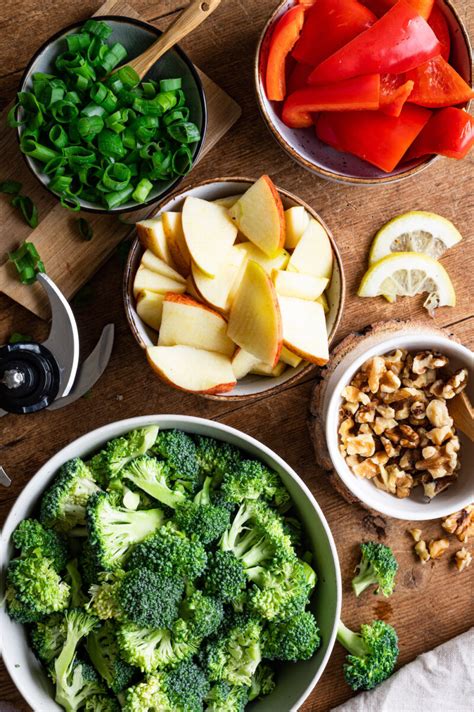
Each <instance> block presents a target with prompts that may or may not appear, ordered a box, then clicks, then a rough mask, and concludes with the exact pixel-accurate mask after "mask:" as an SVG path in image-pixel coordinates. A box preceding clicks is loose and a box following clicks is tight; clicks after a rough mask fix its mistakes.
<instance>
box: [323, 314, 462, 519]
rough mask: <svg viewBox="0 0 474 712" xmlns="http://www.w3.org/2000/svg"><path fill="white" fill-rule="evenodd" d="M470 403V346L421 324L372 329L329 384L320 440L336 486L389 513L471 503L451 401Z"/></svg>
mask: <svg viewBox="0 0 474 712" xmlns="http://www.w3.org/2000/svg"><path fill="white" fill-rule="evenodd" d="M463 392H465V393H466V395H467V396H468V397H469V398H470V400H471V401H472V400H473V395H474V359H473V354H472V352H471V351H470V350H469V349H468V348H466V347H465V346H463V345H462V344H460V343H458V342H457V341H455V340H452V339H451V338H448V336H447V335H446V336H445V335H442V334H441V333H440V332H437V333H436V332H434V331H433V330H431V329H429V328H427V330H426V331H423V329H421V330H419V331H416V330H410V331H409V332H408V333H407V332H406V331H404V330H400V331H397V332H395V333H393V334H390V335H389V334H387V333H385V334H380V335H379V338H378V339H376V341H375V343H373V342H372V344H371V345H370V347H369V348H367V343H364V342H362V343H360V344H359V346H358V347H356V348H354V349H353V350H351V351H349V352H348V353H347V354H346V355H345V356H343V358H342V359H341V361H340V363H339V364H338V366H337V368H336V369H335V370H334V372H333V373H332V375H331V378H330V380H329V381H328V388H327V391H326V393H327V395H326V399H325V403H324V410H325V415H326V419H325V420H326V442H327V446H328V451H329V454H330V457H331V460H332V463H333V466H334V469H335V471H336V473H337V475H338V476H339V478H340V479H341V480H342V483H343V485H344V486H345V487H346V488H347V489H348V490H349V491H350V493H351V494H352V495H354V496H355V497H356V498H357V499H358V500H359V501H360V502H362V503H363V504H364V505H365V506H366V507H368V508H369V509H372V510H375V511H378V512H381V513H382V514H386V515H388V516H391V517H395V518H397V519H406V520H427V519H436V518H438V517H445V516H447V515H449V514H450V513H452V512H455V511H457V510H460V509H462V508H463V507H465V506H467V505H468V504H469V503H470V502H472V500H473V480H472V469H471V463H472V462H473V458H474V443H472V442H471V441H470V440H469V439H468V438H467V437H466V436H465V435H464V434H463V433H462V432H461V430H460V429H459V428H458V427H456V424H455V422H454V419H453V417H452V413H451V410H452V403H453V400H454V398H456V397H459V396H460V394H461V393H463Z"/></svg>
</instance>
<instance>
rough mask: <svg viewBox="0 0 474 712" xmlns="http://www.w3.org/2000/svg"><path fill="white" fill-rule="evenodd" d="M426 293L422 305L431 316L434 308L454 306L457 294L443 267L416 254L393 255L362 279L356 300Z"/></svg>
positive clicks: (381, 261) (375, 266)
mask: <svg viewBox="0 0 474 712" xmlns="http://www.w3.org/2000/svg"><path fill="white" fill-rule="evenodd" d="M423 292H427V293H428V298H427V300H426V302H425V304H424V306H426V308H427V309H428V310H429V311H430V312H431V313H432V311H433V310H434V309H435V308H436V307H443V306H449V307H454V306H455V304H456V293H455V291H454V287H453V285H452V282H451V280H450V278H449V275H448V273H447V272H446V270H445V269H444V267H443V266H442V265H441V264H440V263H439V262H437V261H436V260H434V259H433V258H432V257H429V256H428V255H422V254H420V253H419V252H394V253H392V254H390V255H387V256H386V257H383V258H382V259H381V260H379V261H378V262H376V263H375V264H373V265H372V266H371V267H369V269H368V270H367V272H366V273H365V274H364V276H363V277H362V282H361V283H360V287H359V291H358V292H357V294H358V295H359V297H377V296H379V295H383V296H385V297H386V298H387V299H388V300H389V301H391V302H394V301H395V300H396V298H397V297H413V296H414V295H415V294H421V293H423Z"/></svg>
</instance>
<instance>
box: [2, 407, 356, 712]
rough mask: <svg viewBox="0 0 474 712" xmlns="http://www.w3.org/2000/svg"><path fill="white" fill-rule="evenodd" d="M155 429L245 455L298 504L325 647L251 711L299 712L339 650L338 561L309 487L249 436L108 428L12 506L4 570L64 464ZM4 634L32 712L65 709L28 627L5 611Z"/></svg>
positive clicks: (285, 669) (73, 446) (199, 425)
mask: <svg viewBox="0 0 474 712" xmlns="http://www.w3.org/2000/svg"><path fill="white" fill-rule="evenodd" d="M152 423H154V424H156V425H159V426H160V428H163V429H164V428H180V429H182V430H185V431H187V432H189V433H197V434H201V435H208V436H212V437H215V438H217V439H218V440H223V441H225V442H229V443H231V444H232V445H236V446H238V447H240V448H242V449H243V450H245V451H246V452H247V453H248V454H249V455H251V456H252V457H257V458H260V459H262V460H263V461H264V462H265V463H266V464H267V465H268V466H269V467H271V468H273V469H275V470H276V471H277V472H278V474H279V475H280V477H281V478H282V480H283V482H284V484H285V486H286V487H287V488H288V490H289V492H290V494H291V496H292V498H293V501H294V504H295V507H296V509H297V510H298V513H299V516H300V518H301V521H302V522H303V525H304V529H305V531H306V535H307V538H308V540H309V543H310V545H311V550H312V551H313V553H314V567H315V569H316V572H317V576H318V584H317V587H316V593H315V595H314V601H313V610H314V613H315V615H316V617H317V619H318V623H319V626H320V628H321V638H322V644H321V647H320V649H319V650H318V652H317V653H316V655H315V656H314V657H313V658H312V659H311V660H308V661H305V662H300V663H297V664H294V663H289V664H287V665H282V667H281V669H280V671H279V676H278V677H279V679H278V684H277V687H276V689H275V691H274V692H273V693H272V694H271V695H270V696H269V697H266V698H264V699H263V700H261V701H259V702H258V703H254V704H252V705H251V706H250V707H249V709H252V710H256V711H258V712H275V710H278V712H283V710H285V712H293V711H295V712H296V710H297V709H298V707H299V706H300V705H301V704H302V703H303V702H304V700H305V699H306V698H307V697H308V695H309V694H310V692H311V691H312V689H313V688H314V686H315V685H316V683H317V681H318V680H319V678H320V677H321V675H322V673H323V670H324V668H325V667H326V664H327V662H328V659H329V656H330V654H331V651H332V649H333V646H334V641H335V637H336V627H337V623H338V620H339V616H340V610H341V595H342V594H341V574H340V569H339V561H338V557H337V551H336V546H335V544H334V540H333V537H332V534H331V532H330V529H329V526H328V524H327V522H326V519H325V517H324V514H323V513H322V511H321V509H320V507H319V505H318V504H317V502H316V500H315V499H314V497H313V495H312V494H311V492H310V491H309V489H308V488H307V486H306V485H305V483H304V482H303V481H302V480H301V479H300V477H299V476H298V475H297V474H296V472H295V471H294V470H292V469H291V467H289V465H287V464H286V462H284V460H282V459H281V458H280V457H279V456H278V455H277V454H276V453H274V452H273V451H272V450H270V449H269V448H267V447H265V445H262V444H261V443H259V442H258V441H257V440H255V439H254V438H251V437H250V436H249V435H245V433H242V432H240V431H238V430H235V429H234V428H229V427H228V426H227V425H223V424H221V423H214V422H212V421H210V420H203V419H201V418H192V417H188V416H184V415H179V416H178V415H150V416H143V417H139V418H130V419H128V420H122V421H119V422H117V423H111V424H110V425H106V426H104V427H102V428H99V429H98V430H93V431H92V432H91V433H88V434H87V435H84V436H82V437H81V438H79V439H78V440H75V441H74V442H72V443H70V444H69V445H67V446H66V447H65V448H63V449H62V450H61V451H60V452H58V453H57V454H56V455H54V457H52V458H51V459H50V460H49V461H48V462H47V463H46V464H45V465H44V466H43V467H42V468H41V469H40V470H39V471H38V472H37V473H36V475H35V476H34V477H33V478H32V479H31V480H30V482H29V483H28V485H27V486H26V487H25V489H24V490H23V491H22V493H21V494H20V496H19V497H18V499H17V501H16V502H15V504H14V505H13V508H12V510H11V511H10V514H9V515H8V518H7V520H6V522H5V526H4V528H3V532H2V536H1V540H0V566H1V568H2V571H4V570H5V567H6V565H7V563H8V561H9V560H10V558H11V556H12V553H13V548H12V546H11V543H10V539H11V535H12V532H13V531H14V529H15V528H16V526H17V525H18V523H19V522H20V521H21V520H22V519H24V518H25V517H28V516H32V515H33V514H34V511H35V505H36V504H37V502H38V499H39V497H40V496H41V494H42V492H43V491H44V489H45V488H46V487H47V486H48V484H49V483H50V482H51V480H52V479H53V478H54V476H55V474H56V472H57V470H58V468H59V467H60V466H61V465H62V464H63V463H64V462H66V461H67V460H70V459H71V458H73V457H87V456H88V455H90V454H91V453H93V452H94V451H96V450H98V449H100V448H101V447H103V445H104V444H105V443H106V442H107V440H110V439H111V438H115V437H118V436H120V435H123V434H124V433H127V432H128V431H129V430H132V429H133V428H137V427H142V426H145V425H150V424H152ZM0 631H1V645H2V655H3V660H4V663H5V665H6V668H7V670H8V672H9V673H10V676H11V678H12V680H13V682H14V683H15V685H16V686H17V688H18V690H19V691H20V693H21V694H22V695H23V697H24V698H25V700H26V701H27V702H28V704H29V705H30V706H31V707H32V708H33V710H35V712H58V711H60V710H61V709H62V708H60V707H59V706H58V705H56V703H55V702H54V701H53V697H52V687H51V684H50V682H49V680H48V678H47V676H46V674H45V673H44V672H43V670H42V668H41V665H40V663H39V662H38V660H37V659H36V658H35V656H34V654H33V652H32V651H31V650H30V648H29V647H28V642H27V638H26V635H25V630H24V628H23V626H20V625H18V624H16V623H13V622H12V621H11V620H10V618H9V617H8V615H7V613H6V612H5V607H4V606H1V607H0Z"/></svg>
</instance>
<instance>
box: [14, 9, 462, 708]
mask: <svg viewBox="0 0 474 712" xmlns="http://www.w3.org/2000/svg"><path fill="white" fill-rule="evenodd" d="M275 4H276V3H275V1H274V0H224V2H223V3H222V5H221V7H220V8H219V9H218V10H217V11H216V12H215V13H214V14H213V15H212V17H210V18H209V19H208V20H207V21H206V23H205V24H204V25H203V26H201V27H200V28H198V29H197V30H196V32H195V33H193V34H192V35H191V36H190V37H188V38H187V39H186V40H185V41H184V42H183V48H184V49H185V50H186V51H188V52H189V54H190V56H191V58H192V59H193V61H194V62H195V63H196V64H198V65H199V66H200V67H201V68H202V69H203V70H204V71H205V72H206V73H207V74H208V75H209V76H210V77H212V79H214V80H215V81H216V82H217V83H218V84H219V85H220V86H222V87H223V88H224V89H225V90H226V91H227V92H228V93H229V94H230V95H231V96H232V97H234V98H235V99H236V101H237V102H238V103H239V104H240V106H241V107H243V115H242V118H241V120H240V121H239V122H238V123H237V124H236V125H235V127H234V128H233V129H232V130H231V131H230V132H229V133H228V134H227V135H226V136H225V138H224V139H223V140H222V141H221V142H220V143H219V147H218V148H217V149H215V150H213V151H212V152H211V153H210V154H209V155H208V156H207V157H206V158H205V159H204V160H203V161H202V163H201V164H200V165H199V166H198V167H197V168H196V170H195V171H194V172H193V175H192V178H191V179H190V180H192V181H194V180H196V181H197V180H203V179H206V178H211V177H213V176H223V175H239V174H240V175H252V174H254V175H255V177H257V176H259V175H260V174H261V173H263V172H267V173H269V174H270V175H271V176H272V178H273V179H274V180H275V182H276V183H278V184H279V185H280V186H281V187H283V188H288V189H289V190H291V191H293V192H295V193H296V194H298V195H300V196H301V197H302V198H303V199H304V200H306V201H307V202H308V203H309V204H310V205H312V206H314V208H315V209H316V210H317V211H319V212H320V213H321V215H322V217H323V218H324V220H326V221H327V223H328V224H329V226H330V227H331V229H332V230H333V232H334V235H335V238H336V241H337V243H338V246H339V248H340V250H341V253H342V258H343V262H344V265H345V273H346V277H347V288H348V298H347V301H346V307H345V313H344V316H343V320H342V323H341V326H340V330H339V338H342V337H343V336H344V335H346V334H348V333H349V332H351V331H354V330H358V329H360V328H362V327H364V326H366V325H367V324H369V323H373V322H375V321H379V320H381V319H390V318H395V317H399V318H404V319H415V318H416V319H419V318H421V319H423V318H426V317H425V314H424V312H423V309H422V308H421V301H422V300H421V299H420V300H418V299H405V300H402V301H400V300H399V301H398V302H397V303H396V304H393V305H389V304H386V303H384V302H383V300H382V299H373V300H362V299H359V298H357V297H356V296H355V292H356V288H357V285H358V282H359V280H360V278H361V276H362V274H363V272H364V270H365V268H366V262H367V250H368V246H369V243H370V240H371V238H372V236H373V234H374V231H375V230H376V229H377V228H378V227H380V225H381V224H382V223H383V222H384V221H386V220H387V219H389V218H390V217H392V216H394V215H395V214H397V213H400V212H402V211H405V210H409V209H425V210H433V211H435V212H439V213H441V214H442V215H445V216H446V217H448V218H450V219H452V220H453V221H454V223H455V224H456V225H457V227H458V228H459V229H460V231H461V232H462V234H463V235H464V241H463V242H462V243H461V244H460V245H458V246H457V247H456V248H455V249H453V250H452V251H451V252H450V253H449V254H447V255H446V256H445V257H443V260H442V261H443V264H444V266H445V267H446V268H447V270H448V271H449V273H450V275H451V277H452V279H453V282H454V285H455V288H456V293H457V297H458V304H457V306H456V307H455V308H452V309H449V308H444V309H441V310H439V311H438V312H437V314H436V317H435V322H436V324H438V325H449V326H450V328H451V329H452V331H453V332H454V333H455V334H456V336H457V337H458V338H459V339H460V340H462V342H463V343H465V344H466V345H468V346H470V347H471V348H472V347H474V317H473V311H474V310H473V299H472V290H473V280H472V265H473V264H474V262H473V260H474V250H473V217H474V209H473V208H474V194H473V191H472V179H473V161H474V156H473V155H472V154H471V156H470V157H468V158H467V159H465V160H464V161H462V162H456V161H449V160H447V159H441V160H439V161H437V162H435V164H434V165H433V166H431V167H430V168H429V169H427V170H426V171H425V172H423V173H422V174H421V175H419V176H418V177H416V178H415V179H411V180H408V181H406V182H402V183H400V184H395V185H391V186H384V187H383V188H381V189H378V188H365V187H360V188H359V187H351V186H339V185H336V184H333V183H329V182H325V181H322V180H319V179H317V178H315V177H313V176H312V175H311V174H309V173H307V172H305V171H304V170H303V169H302V168H300V167H298V166H297V165H295V164H294V163H292V162H291V160H290V159H289V158H288V157H287V156H286V155H285V154H283V153H282V152H281V151H280V149H279V148H278V146H277V145H276V143H274V141H273V140H272V138H271V137H270V135H269V133H268V132H267V129H266V128H265V126H264V125H263V123H262V121H261V119H260V116H259V114H258V110H257V106H256V102H255V99H254V93H253V87H252V68H253V54H254V49H255V46H256V43H257V39H258V36H259V33H260V31H261V29H262V27H263V26H264V24H265V21H266V18H267V17H268V15H269V14H270V12H271V11H272V9H273V7H274V6H275ZM185 5H186V2H184V0H160V1H159V2H154V1H152V0H135V2H134V6H135V8H136V9H137V11H138V12H140V14H141V15H142V16H143V17H145V18H146V19H148V20H149V21H151V22H153V23H156V24H157V26H159V27H160V28H165V27H166V26H167V24H168V23H169V22H170V21H172V20H173V19H174V17H175V13H176V12H177V11H178V10H179V9H180V8H182V7H184V6H185ZM98 6H99V2H98V1H97V0H82V2H80V3H76V2H73V1H72V0H62V2H59V0H42V2H41V3H37V2H35V1H34V0H15V2H14V1H13V0H4V2H3V3H2V6H1V10H0V13H1V16H0V30H1V31H0V68H1V69H0V96H1V102H2V105H5V104H6V103H7V102H8V101H10V100H11V99H12V97H13V94H14V91H15V88H16V85H17V83H18V80H19V78H20V77H21V72H22V68H23V67H24V65H25V63H26V62H27V61H28V58H29V57H30V55H31V54H32V52H33V51H34V50H35V48H36V47H37V46H38V45H39V44H40V43H42V42H43V41H44V40H45V39H46V38H47V37H48V36H49V35H50V34H52V33H53V32H56V31H57V30H58V29H60V28H61V27H63V26H65V25H67V24H70V23H71V22H74V21H76V20H80V19H84V18H85V17H87V16H88V15H91V14H92V13H93V12H94V11H95V10H96V9H97V7H98ZM457 8H458V10H459V12H460V14H461V16H462V17H463V18H464V20H465V22H466V24H467V26H468V29H469V30H470V31H471V34H472V31H473V29H474V4H473V2H472V0H458V2H457ZM188 182H190V181H188ZM0 199H1V200H3V199H4V197H3V196H2V197H0ZM3 229H4V226H3V225H2V227H1V228H0V230H3ZM8 229H9V230H12V231H13V230H14V231H15V232H16V233H17V234H18V239H24V237H26V233H25V231H24V229H23V227H22V226H21V225H20V224H19V223H15V222H10V223H9V228H8ZM122 267H123V263H122V261H121V258H120V255H119V254H118V253H117V254H114V256H113V257H112V258H111V259H110V260H109V261H108V262H107V263H106V264H105V265H104V267H103V268H102V269H101V270H100V271H99V272H98V273H97V274H96V275H95V276H94V278H93V279H92V280H91V282H90V284H89V285H88V286H87V290H83V291H82V293H79V295H78V297H77V298H76V299H75V300H74V311H75V314H76V316H77V320H78V323H79V330H80V335H81V340H82V341H81V344H82V348H83V353H84V354H87V353H88V352H89V351H90V349H91V348H92V347H93V345H94V343H95V340H96V339H97V338H98V336H99V334H100V330H101V328H102V326H103V325H104V324H105V323H106V322H108V321H113V322H114V323H115V324H116V345H115V348H114V353H113V355H112V359H111V362H110V365H109V368H108V370H107V371H106V373H105V374H104V376H103V378H102V379H101V381H100V382H99V383H98V384H97V385H96V386H95V387H94V389H93V390H92V392H91V394H90V397H89V398H87V399H82V400H80V401H78V402H77V403H75V404H74V405H73V406H71V407H69V408H68V409H66V410H59V411H57V412H51V413H47V412H43V413H39V414H36V415H32V416H28V417H25V418H20V417H15V416H7V417H5V418H3V419H2V420H0V462H1V464H2V465H3V466H4V467H5V468H6V470H7V471H8V472H9V474H10V476H11V477H12V479H13V484H12V487H11V488H10V489H9V490H4V489H1V490H0V520H1V521H3V520H4V518H5V517H6V515H7V513H8V511H9V509H10V507H11V505H12V503H13V502H14V500H15V497H16V496H17V495H18V493H19V492H20V491H21V489H22V487H23V486H24V485H25V483H26V482H28V480H29V478H30V477H31V476H32V475H33V474H34V473H35V472H36V470H37V469H38V467H40V466H41V465H42V464H43V463H44V462H45V461H46V460H47V459H48V458H49V457H50V456H51V455H53V454H54V453H55V452H56V451H57V450H58V449H59V448H61V447H63V446H64V445H65V444H67V443H68V442H70V441H71V440H73V439H75V438H76V437H78V436H80V435H82V434H84V433H86V432H88V431H89V430H91V429H93V428H96V427H99V426H101V425H103V424H105V423H109V422H112V421H114V420H119V419H122V418H127V417H130V416H136V415H143V414H148V413H182V414H192V415H196V416H201V417H205V418H213V419H216V420H219V421H222V422H225V423H228V424H229V425H232V426H234V427H236V428H240V429H241V430H243V431H245V432H247V433H249V434H251V435H253V436H254V437H256V438H258V439H260V440H261V441H262V442H264V443H265V444H266V445H268V446H270V447H271V448H273V449H274V450H275V451H276V452H277V453H278V454H280V455H281V456H282V457H283V458H285V459H286V460H287V461H288V463H289V464H290V465H291V466H292V467H294V468H295V469H296V471H297V472H298V473H299V474H300V475H301V477H303V479H304V480H305V481H306V482H307V484H308V485H309V487H310V488H311V490H312V491H313V493H314V495H315V497H316V498H317V500H318V502H319V504H320V505H321V506H322V508H323V510H324V513H325V515H326V517H327V519H328V522H329V525H330V527H331V529H332V532H333V534H334V538H335V540H336V544H337V548H338V553H339V557H340V563H341V569H342V577H343V582H344V584H343V586H344V603H343V617H344V620H345V622H346V623H347V624H348V625H350V626H357V625H358V624H360V623H361V622H363V621H368V620H370V619H372V618H373V617H380V618H383V619H385V620H387V621H388V622H390V623H391V624H393V625H394V626H395V627H396V628H397V631H398V633H399V637H400V649H401V650H400V661H399V664H400V665H404V664H405V663H407V662H409V661H411V660H413V659H414V658H415V657H416V656H417V655H419V654H420V653H422V652H423V651H426V650H429V649H431V648H433V647H435V646H436V645H439V644H440V643H443V642H445V641H446V640H448V639H449V638H451V637H453V636H455V635H458V634H459V633H461V632H463V631H465V630H467V629H468V628H469V627H471V626H472V625H473V624H474V609H473V606H472V589H473V585H472V584H473V578H472V571H473V569H472V568H471V570H469V569H468V570H467V571H465V572H464V573H462V574H459V573H457V571H456V570H455V569H454V568H453V565H452V563H451V561H450V557H451V553H454V551H456V550H457V549H458V548H459V545H458V544H457V542H456V540H454V539H453V540H452V544H451V550H450V555H449V557H448V556H445V557H444V558H442V559H441V560H439V561H436V562H430V563H429V564H428V565H426V566H421V564H420V563H419V562H418V561H417V559H416V558H415V557H414V555H413V553H412V549H411V546H412V544H411V540H410V538H409V536H408V535H407V534H406V529H407V526H408V524H407V523H406V522H400V521H396V520H391V519H388V518H384V517H381V516H377V517H374V516H371V515H369V514H367V512H365V511H364V510H363V509H361V508H359V507H358V506H356V505H354V506H350V505H348V504H347V503H346V502H345V501H344V500H343V499H342V498H341V497H340V496H339V495H338V494H337V493H336V492H335V491H334V490H333V489H332V487H331V486H330V484H329V482H328V481H327V479H326V476H325V475H324V474H323V473H322V472H321V471H319V470H318V469H317V467H316V465H315V463H314V457H313V451H312V445H311V440H310V437H309V433H308V430H307V427H306V418H307V412H308V406H309V400H310V395H311V391H312V387H313V383H314V376H313V375H311V377H309V378H308V380H306V381H304V382H301V383H299V384H297V385H295V386H292V387H289V388H286V389H285V388H284V389H282V391H281V392H280V393H279V394H278V395H275V396H273V397H270V398H265V397H262V399H261V400H259V401H258V402H256V403H253V404H252V405H251V406H248V405H247V406H245V405H238V406H236V405H229V404H226V403H219V402H213V401H209V400H205V399H203V398H199V397H196V396H192V395H185V394H182V393H179V392H177V391H173V390H170V389H169V388H168V387H166V386H165V385H164V384H162V383H161V382H160V381H159V380H157V379H156V378H155V377H154V376H153V374H152V373H151V372H150V371H149V370H148V369H147V367H146V365H145V363H144V359H143V355H142V353H141V351H140V349H139V348H138V346H137V345H136V343H135V342H134V340H133V338H132V335H131V334H130V332H129V330H128V328H127V325H126V322H125V317H124V314H123V307H122V303H121V273H122ZM12 331H20V332H22V333H26V334H30V335H31V336H32V337H34V338H38V339H41V338H44V336H45V335H46V333H47V325H46V324H45V323H44V322H41V321H40V320H39V319H35V318H34V317H32V316H31V314H29V313H28V312H27V311H26V310H24V309H22V308H21V307H19V306H17V305H15V304H13V303H12V302H10V301H9V300H8V299H7V298H6V297H4V296H1V295H0V343H2V342H4V341H5V340H6V339H7V338H8V336H9V334H10V333H11V332H12ZM421 528H422V530H423V534H424V536H426V537H428V538H431V537H437V536H439V535H440V534H441V530H440V526H439V522H436V521H433V522H425V523H422V524H421ZM365 538H375V539H379V540H380V541H383V542H385V543H389V544H390V545H391V546H392V547H393V549H394V551H395V553H396V555H397V557H398V559H399V562H400V573H399V576H398V586H397V590H396V592H395V594H394V595H393V596H392V597H391V598H390V599H389V600H385V599H381V598H379V597H376V596H372V595H371V594H366V595H364V596H362V597H361V599H360V600H356V599H355V597H354V596H353V595H352V594H351V593H350V587H349V584H350V579H351V576H352V571H353V568H354V566H355V564H356V562H357V558H358V554H357V544H358V542H359V541H361V540H363V539H365ZM470 547H471V549H472V542H471V543H470ZM343 659H344V652H343V651H342V649H341V648H340V647H339V646H337V645H336V647H335V649H334V653H333V655H332V657H331V660H330V662H329V664H328V666H327V669H326V671H325V672H324V674H323V676H322V678H321V680H320V682H319V684H318V686H317V688H316V689H315V690H314V691H313V694H312V695H311V697H310V698H309V699H308V701H307V702H306V703H305V705H304V706H303V708H302V709H303V710H304V712H309V711H313V712H327V711H328V710H330V709H332V708H333V707H334V706H336V705H338V704H340V703H341V702H343V701H344V700H347V699H348V698H350V697H351V691H350V689H349V688H348V687H347V686H346V685H345V683H344V680H343V676H342V668H341V666H342V662H343ZM2 701H3V704H4V705H8V704H13V705H14V706H15V708H16V709H17V710H27V709H28V707H27V706H26V705H25V704H24V703H23V702H22V700H21V696H20V694H19V692H17V691H16V689H15V687H14V686H13V684H12V682H11V681H10V679H9V677H8V675H7V673H6V672H5V671H4V670H3V669H2V670H0V710H1V709H2ZM467 708H468V701H466V709H467ZM5 709H6V707H5ZM439 709H440V710H441V709H443V705H442V702H441V701H440V707H439ZM277 712H286V711H285V710H278V711H277ZM370 712H372V711H370ZM389 712H403V710H390V711H389ZM460 712H461V711H460Z"/></svg>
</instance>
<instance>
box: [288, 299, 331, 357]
mask: <svg viewBox="0 0 474 712" xmlns="http://www.w3.org/2000/svg"><path fill="white" fill-rule="evenodd" d="M278 301H279V304H280V310H281V318H282V322H283V343H284V344H285V346H286V347H287V348H288V349H290V351H292V352H293V353H295V354H297V355H298V356H301V358H304V359H305V360H306V361H309V362H310V363H315V364H317V365H318V366H324V364H326V363H327V362H328V361H329V347H328V335H327V327H326V316H325V314H324V309H323V307H322V305H321V304H320V303H319V302H309V301H307V300H306V299H297V298H295V297H279V298H278Z"/></svg>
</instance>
